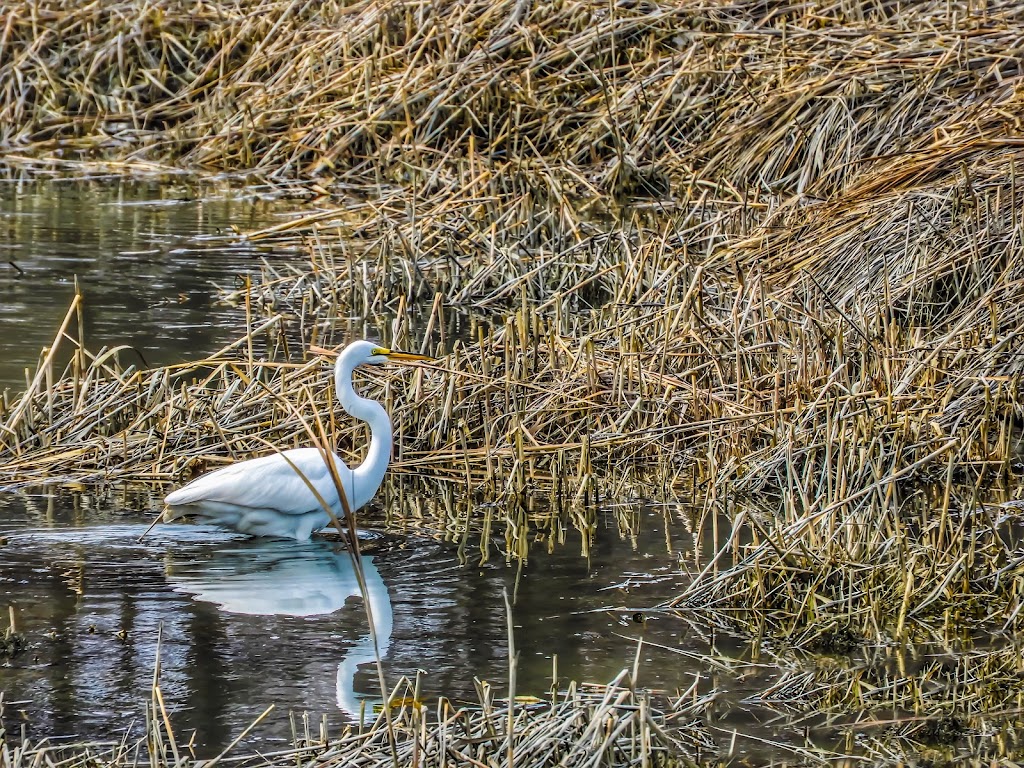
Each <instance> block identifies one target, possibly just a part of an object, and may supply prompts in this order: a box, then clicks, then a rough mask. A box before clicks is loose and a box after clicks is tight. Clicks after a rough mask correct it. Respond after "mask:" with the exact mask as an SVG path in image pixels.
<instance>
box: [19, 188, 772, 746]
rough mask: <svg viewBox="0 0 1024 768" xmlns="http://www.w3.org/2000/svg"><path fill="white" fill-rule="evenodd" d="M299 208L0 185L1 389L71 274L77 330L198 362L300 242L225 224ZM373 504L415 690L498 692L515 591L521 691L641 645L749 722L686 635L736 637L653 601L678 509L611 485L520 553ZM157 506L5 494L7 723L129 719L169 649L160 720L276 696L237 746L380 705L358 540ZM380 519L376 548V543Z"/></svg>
mask: <svg viewBox="0 0 1024 768" xmlns="http://www.w3.org/2000/svg"><path fill="white" fill-rule="evenodd" d="M301 212H302V211H299V210H298V203H296V202H294V201H283V200H279V199H276V198H275V197H274V196H273V195H270V194H268V193H266V192H265V191H261V190H260V189H258V188H250V187H243V188H240V189H217V190H215V193H214V192H213V191H211V190H210V189H209V188H206V187H202V186H198V187H197V186H194V185H190V184H188V183H185V182H180V181H177V180H173V179H172V180H167V179H163V180H160V181H138V180H134V181H133V180H124V179H99V180H91V181H63V180H33V181H24V180H14V181H4V182H0V226H2V231H3V232H4V233H5V235H6V237H5V239H4V240H2V241H0V248H2V249H3V257H4V258H3V259H2V260H0V291H2V292H3V301H2V302H0V387H2V388H7V389H9V390H10V395H11V396H15V395H16V393H17V391H18V390H19V389H20V387H21V386H23V383H24V380H25V369H26V368H30V369H32V368H34V365H35V363H36V361H37V359H38V356H39V353H40V349H41V348H42V347H43V346H44V345H47V344H49V343H50V342H51V340H52V338H53V334H54V333H55V331H56V329H57V327H58V325H59V324H60V321H61V318H62V317H63V316H64V313H65V311H66V308H67V306H68V304H69V302H70V300H71V298H72V296H73V294H74V290H75V284H76V280H77V284H78V286H79V288H80V290H81V292H82V294H83V296H84V305H85V326H86V327H85V332H86V334H85V335H86V342H87V345H88V346H90V347H91V348H94V349H95V348H98V347H100V346H103V345H107V346H112V345H127V346H128V347H131V350H130V351H128V352H126V353H125V355H126V356H127V359H126V360H125V361H124V362H127V363H133V364H137V365H147V364H149V365H154V364H162V363H173V362H177V361H182V360H187V359H190V358H193V359H194V358H196V357H197V356H201V355H204V354H207V353H210V352H212V351H214V350H216V349H217V348H219V347H221V346H222V345H224V344H225V343H227V342H230V341H232V340H233V339H234V338H236V337H237V335H238V331H239V328H240V327H244V326H243V325H242V324H243V323H244V314H243V310H241V309H239V308H236V307H231V306H227V305H224V304H222V303H220V302H218V298H217V297H218V290H217V287H216V286H229V287H230V286H233V285H237V284H238V281H239V280H240V276H243V275H245V274H246V273H251V272H254V271H257V270H259V269H260V266H261V265H262V264H263V263H264V260H266V263H273V264H277V265H287V264H288V263H289V260H294V261H295V262H296V263H297V262H298V261H299V258H300V257H299V256H298V255H297V254H292V253H287V252H275V251H273V250H268V249H266V248H256V247H253V246H251V245H250V244H247V243H246V242H245V241H244V239H239V238H233V237H224V236H223V234H224V233H226V232H230V231H231V229H232V228H237V229H239V230H243V231H245V230H252V229H258V228H261V227H266V226H269V225H273V224H276V223H279V222H281V221H283V220H285V219H286V218H287V217H288V216H294V215H297V214H298V213H301ZM306 212H308V211H306ZM132 355H134V356H135V357H136V358H137V359H133V358H132ZM386 503H387V502H386V501H383V502H382V501H380V500H379V501H378V503H377V504H376V505H375V506H374V508H373V509H371V510H370V512H369V514H368V516H367V517H366V519H364V520H363V522H364V523H365V524H366V526H367V528H368V530H369V531H370V532H369V533H367V536H368V542H369V545H368V547H367V549H368V551H373V552H374V554H371V555H366V556H364V557H363V561H362V563H363V568H364V570H365V573H366V581H367V585H368V588H369V598H370V601H371V607H372V609H373V614H374V616H375V625H376V628H377V644H378V648H379V650H380V652H381V656H382V658H383V667H384V671H385V675H386V678H387V680H388V683H389V685H392V684H394V682H395V681H396V680H397V679H398V678H399V677H400V676H402V675H405V676H409V677H410V678H415V677H416V675H417V673H418V672H422V680H421V685H422V691H423V696H424V697H425V698H427V699H429V698H432V697H437V696H441V695H443V696H447V697H450V698H452V699H454V700H455V701H457V702H461V701H472V700H474V699H475V694H474V681H475V680H486V681H490V682H492V683H493V684H494V685H495V686H496V687H497V688H498V689H499V690H503V689H504V688H505V686H506V685H507V679H508V663H509V659H508V656H509V644H508V630H507V616H506V608H505V599H504V595H505V594H506V593H507V594H508V595H509V596H510V599H511V600H512V603H513V620H514V624H515V634H514V639H515V644H516V649H517V650H518V652H519V656H520V661H519V666H518V691H519V692H520V693H522V694H532V695H537V696H543V695H545V694H546V693H547V692H548V691H549V690H550V689H551V687H552V685H553V683H555V684H560V685H564V684H565V683H566V682H567V681H568V680H576V681H581V682H593V683H605V682H608V681H609V680H611V679H612V678H613V677H614V676H615V675H616V674H617V673H618V672H619V671H620V670H622V669H624V668H631V667H632V666H633V665H634V664H637V671H638V683H639V684H641V685H644V686H648V687H650V688H652V689H655V690H657V691H662V692H664V693H665V694H666V695H668V696H671V695H672V694H673V693H675V692H676V691H682V690H687V689H689V688H690V687H691V685H693V683H694V681H695V680H696V681H699V682H700V689H701V690H702V691H708V690H711V689H713V688H715V687H716V686H718V687H719V688H720V690H721V695H720V701H719V702H718V703H717V708H716V712H717V715H716V717H717V721H716V722H717V727H719V728H720V729H721V730H722V731H723V732H725V733H728V732H729V731H731V730H732V729H733V728H734V727H737V726H738V727H740V730H742V731H744V732H747V733H750V732H752V731H756V730H757V727H758V726H757V718H758V716H757V714H756V713H755V712H753V711H752V709H751V708H750V707H748V706H746V705H744V704H743V703H742V702H743V698H744V695H745V691H747V690H748V688H749V687H750V686H752V685H754V683H752V682H746V683H744V682H741V681H740V680H739V679H738V678H737V679H733V680H731V681H730V682H728V683H722V681H719V680H717V679H712V678H713V677H714V674H713V671H709V668H708V667H707V665H706V664H705V663H703V662H702V661H701V660H700V659H698V658H697V657H696V656H694V655H692V653H691V652H692V651H698V652H699V653H701V654H703V653H708V652H713V653H714V654H717V655H723V656H736V657H739V656H741V655H742V654H743V652H744V646H743V644H742V643H740V642H738V641H735V642H734V641H731V640H730V639H729V638H727V637H717V638H714V636H713V633H711V635H712V639H711V640H710V643H709V641H708V637H707V636H706V635H703V636H699V637H698V636H694V635H693V634H692V633H691V634H690V635H688V634H687V625H686V624H684V623H683V622H681V621H680V620H679V619H678V618H676V617H674V616H672V615H669V614H665V613H662V612H660V611H658V610H657V608H656V606H657V605H658V604H659V603H661V602H662V601H664V600H666V599H668V598H670V597H672V596H673V595H675V594H678V592H679V591H680V590H681V589H682V587H683V585H684V584H685V579H684V570H683V569H682V568H681V567H680V561H681V560H686V559H688V558H691V557H692V548H693V546H695V544H698V545H699V544H700V541H699V538H700V537H699V536H698V537H696V538H695V537H694V535H693V534H692V532H691V531H690V530H689V528H688V527H687V525H686V520H687V514H686V511H685V510H681V509H677V508H659V507H644V506H641V505H639V504H633V505H631V511H630V515H631V519H632V520H633V521H634V522H635V525H634V526H632V528H631V529H630V530H629V531H624V530H623V529H622V526H621V520H622V515H621V511H622V510H621V509H616V505H615V504H614V503H613V504H611V505H610V506H609V507H606V508H604V509H600V510H598V512H597V530H596V532H595V535H594V541H593V542H592V545H591V546H589V547H588V548H589V550H590V551H589V554H588V556H586V557H584V556H582V555H581V551H582V550H583V549H584V547H583V546H582V542H581V540H580V537H579V534H578V533H576V532H575V531H571V530H570V532H569V535H568V541H567V543H566V544H564V545H560V546H557V547H554V548H553V549H551V550H550V551H549V548H548V545H547V543H546V542H538V544H537V546H536V547H535V549H536V551H535V552H531V554H530V557H529V560H528V562H527V563H526V564H525V565H521V566H517V565H514V564H512V565H510V564H507V563H506V562H505V561H504V559H503V558H502V557H501V556H500V555H497V556H496V557H494V558H492V559H491V560H490V561H489V562H486V563H483V564H480V563H478V562H476V561H474V560H472V559H467V558H466V557H465V556H464V555H461V554H460V552H459V550H458V547H457V546H456V545H454V544H452V543H450V542H449V541H447V540H446V538H445V536H443V535H442V534H441V532H438V531H431V530H417V529H416V527H415V526H413V527H411V528H410V527H408V526H407V527H405V528H404V529H403V530H401V531H400V532H397V533H396V532H394V531H389V530H388V511H387V509H383V508H382V506H381V504H386ZM158 509H159V489H157V490H156V492H154V493H153V494H152V495H151V496H150V495H147V494H146V493H141V494H140V493H135V494H134V495H132V496H130V497H129V496H128V495H117V494H116V493H113V492H110V491H106V492H105V493H104V492H100V493H99V495H97V492H96V490H95V489H87V490H86V492H82V491H70V490H67V489H39V490H36V491H29V490H25V489H21V490H19V491H18V492H16V493H13V492H12V493H6V494H0V626H2V627H6V616H7V609H8V606H10V607H11V609H12V610H13V616H14V618H15V622H16V629H17V631H18V632H19V633H21V635H22V636H24V637H25V638H26V639H27V642H28V647H27V649H26V650H24V651H23V652H21V653H19V654H17V655H16V656H14V657H13V658H11V659H8V660H0V694H2V696H3V702H4V705H5V714H4V721H5V725H7V726H8V727H9V728H11V727H17V728H19V729H20V728H24V729H25V731H26V732H27V733H28V734H29V735H33V736H36V737H42V736H48V737H68V738H76V739H82V738H90V739H91V738H117V737H119V736H120V735H122V734H123V733H125V732H126V731H131V732H133V733H135V734H138V733H140V732H141V730H142V729H143V717H144V715H143V712H144V706H145V703H146V702H148V701H149V700H150V696H151V685H152V682H153V675H154V669H155V665H156V663H157V657H158V649H159V660H160V667H161V675H160V685H161V691H162V693H163V696H164V701H165V703H166V705H167V707H168V710H169V715H170V717H171V721H172V724H173V727H174V728H175V729H176V732H177V733H178V734H179V737H180V738H182V740H188V739H190V738H193V737H194V743H195V744H196V748H197V750H198V751H199V752H201V753H213V752H215V751H217V750H219V749H221V748H222V747H223V746H225V745H226V744H227V743H229V742H230V741H231V740H232V739H233V738H234V737H235V736H236V735H238V734H239V733H240V732H241V731H242V730H243V729H244V728H245V727H246V726H248V725H249V724H250V723H252V722H253V721H254V720H255V719H256V718H257V717H258V716H259V715H260V713H262V712H264V710H265V709H266V708H267V707H268V706H270V705H274V707H275V709H274V711H273V712H272V713H271V715H269V716H268V717H267V718H266V719H265V720H264V721H263V722H261V724H260V725H259V727H258V728H256V729H254V731H253V733H252V734H251V735H250V736H248V737H247V741H246V744H247V746H248V747H250V748H260V749H262V748H267V747H269V746H274V745H284V744H285V743H289V742H290V741H291V739H292V736H293V730H292V728H293V722H296V718H298V723H299V728H300V735H301V730H302V729H304V728H305V726H304V725H303V721H302V717H303V713H305V714H306V716H307V717H308V718H311V720H310V722H311V725H310V726H309V727H310V728H311V730H312V731H313V733H314V735H318V734H319V728H320V723H321V719H322V718H323V722H326V724H327V725H326V727H327V728H328V731H329V733H332V734H333V733H337V732H339V729H340V728H341V727H343V726H344V725H346V724H352V723H355V722H356V721H357V720H358V719H359V718H360V717H361V716H363V715H365V713H369V712H372V707H373V705H374V703H376V702H379V701H380V690H379V685H378V682H377V676H376V669H375V665H374V664H373V663H371V662H372V660H373V659H374V652H373V642H372V638H371V636H370V634H369V624H368V621H367V618H366V615H365V612H364V608H363V606H362V602H361V599H360V598H359V597H358V595H359V590H358V587H357V586H356V582H355V576H354V570H353V564H352V561H351V559H350V557H349V555H348V554H347V552H345V551H340V550H339V549H338V547H337V545H336V544H334V543H332V542H330V541H325V540H318V541H313V542H310V543H307V544H297V543H295V542H286V541H276V540H259V539H257V540H254V539H248V538H244V537H240V536H235V535H232V534H229V533H225V532H223V531H220V530H217V529H214V528H210V527H205V526H200V525H192V524H174V525H160V526H157V527H156V528H154V529H153V530H152V531H151V532H150V533H149V534H148V535H146V536H145V537H144V538H142V539H141V541H140V537H141V536H142V534H143V532H144V531H145V530H146V528H147V526H148V524H149V523H150V521H151V520H152V518H153V516H154V515H155V514H156V512H157V511H158ZM373 531H377V532H378V533H376V534H375V533H373ZM380 532H383V534H381V533H380ZM707 535H708V533H707V532H705V534H704V536H705V537H706V536H707ZM374 536H378V537H379V536H383V537H384V539H385V540H387V542H388V546H382V547H379V548H376V549H375V548H374V547H373V546H372V541H373V540H374ZM690 565H691V567H692V566H693V565H694V563H693V562H691V563H690ZM641 638H642V639H643V640H644V644H643V646H642V647H641V652H640V653H639V656H638V654H637V648H638V640H640V639H641ZM556 660H557V661H556ZM555 674H557V680H553V676H554V675H555ZM753 676H755V675H754V674H753V673H751V677H753ZM361 713H363V714H362V715H361ZM765 733H766V734H770V733H774V731H765ZM755 749H756V748H755ZM741 751H742V750H741Z"/></svg>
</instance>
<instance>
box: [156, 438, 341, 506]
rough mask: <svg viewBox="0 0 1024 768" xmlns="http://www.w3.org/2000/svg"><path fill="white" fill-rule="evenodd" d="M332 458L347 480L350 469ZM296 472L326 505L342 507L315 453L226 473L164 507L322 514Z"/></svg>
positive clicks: (296, 452) (251, 463)
mask: <svg viewBox="0 0 1024 768" xmlns="http://www.w3.org/2000/svg"><path fill="white" fill-rule="evenodd" d="M332 458H333V459H334V461H335V463H336V464H337V465H338V469H339V474H340V475H341V477H342V478H343V479H344V478H345V475H347V474H348V468H347V467H345V465H344V463H343V462H342V461H341V459H339V458H338V457H337V456H333V454H332ZM296 470H298V472H301V473H302V475H304V476H305V478H306V480H307V481H308V482H309V484H311V485H312V486H313V487H314V488H316V489H317V492H318V493H319V494H320V495H321V496H322V497H323V500H324V501H325V502H327V504H329V505H330V506H332V507H336V506H337V504H338V491H337V488H335V485H334V480H333V478H332V477H331V472H330V470H329V469H328V467H327V464H326V463H325V462H324V457H323V454H322V453H321V452H320V451H319V450H318V449H316V448H294V449H292V450H288V451H283V452H281V453H274V454H271V455H270V456H261V457H260V458H258V459H249V460H248V461H243V462H240V463H238V464H232V465H230V466H227V467H223V468H221V469H218V470H215V471H214V472H210V473H209V474H206V475H203V476H202V477H199V478H197V479H196V480H193V481H192V482H191V483H189V484H188V485H186V486H185V487H184V488H180V489H179V490H177V491H174V492H173V493H171V494H169V495H168V496H167V498H165V499H164V501H165V502H166V503H167V504H168V505H169V506H172V507H173V506H182V505H186V504H202V503H203V502H217V503H221V504H232V505H236V506H239V507H251V508H259V509H273V510H277V511H279V512H282V513H285V514H296V515H297V514H303V513H305V512H309V511H311V510H315V509H319V508H320V506H321V504H320V501H319V500H318V499H317V498H316V496H315V495H314V494H313V492H312V491H311V490H310V489H309V486H308V485H307V484H306V482H305V481H303V479H302V477H300V475H299V474H298V472H297V471H296Z"/></svg>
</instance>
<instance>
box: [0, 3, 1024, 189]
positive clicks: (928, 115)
mask: <svg viewBox="0 0 1024 768" xmlns="http://www.w3.org/2000/svg"><path fill="white" fill-rule="evenodd" d="M1021 22H1022V11H1021V10H1020V7H1019V5H1018V4H1016V3H1012V2H1008V1H1007V0H1002V1H1001V2H988V3H985V4H984V6H983V7H981V8H977V7H976V6H974V5H972V4H970V3H963V2H944V1H943V2H924V3H913V4H902V3H894V2H880V3H874V4H872V5H870V6H865V5H864V4H860V3H848V2H834V3H822V4H813V5H793V6H775V5H772V4H764V3H762V2H754V1H753V0H745V1H744V2H739V3H731V4H722V3H717V2H699V3H679V2H622V3H613V4H608V3H604V2H589V1H584V0H573V1H565V2H559V3H554V4H552V3H528V2H522V1H521V0H502V1H501V2H493V3H492V2H469V3H467V2H456V1H455V0H447V1H446V2H440V3H426V4H425V3H406V2H399V3H388V4H384V5H381V4H379V3H371V2H357V3H340V2H325V3H316V4H312V3H310V4H296V3H292V2H285V1H284V0H275V1H274V2H258V3H257V2H239V3H235V4H232V5H230V6H225V5H222V4H201V5H199V6H195V5H187V6H185V5H181V4H179V3H175V2H170V1H169V0H130V1H122V2H117V3H102V4H100V3H86V2H82V3H75V4H73V5H72V6H71V7H67V5H66V4H63V3H55V2H39V3H31V4H29V3H26V4H23V5H18V4H16V5H14V6H13V7H12V11H11V13H9V14H8V16H7V18H6V23H5V25H4V31H3V36H2V38H0V39H2V45H0V83H2V84H3V85H2V91H0V126H3V128H0V146H2V147H3V148H4V151H5V154H13V155H18V156H50V157H52V158H61V159H68V158H74V157H76V156H79V155H84V156H86V157H88V156H93V157H96V156H108V157H114V158H121V159H127V158H130V159H132V160H141V159H160V160H173V161H175V162H185V163H188V164H198V165H202V166H208V167H216V168H220V169H224V168H233V169H246V170H249V169H254V168H255V169H258V170H260V171H261V172H263V173H265V174H267V175H270V176H276V177H309V176H311V175H312V176H319V177H322V180H324V181H332V180H341V181H345V182H346V183H347V182H352V181H359V182H361V183H365V182H366V181H367V180H369V181H372V182H373V183H375V184H377V183H380V182H381V181H382V180H387V179H393V180H399V181H404V180H409V179H410V178H420V179H424V180H429V181H434V182H436V181H437V179H438V176H439V171H440V172H443V169H444V167H445V166H446V165H448V164H450V163H453V162H455V163H457V162H459V161H461V160H463V159H467V158H468V159H470V160H471V161H473V162H477V163H479V166H478V172H479V173H480V174H482V175H486V174H488V173H490V172H491V169H492V168H494V167H498V166H500V165H501V164H503V163H506V162H516V163H519V162H523V161H527V162H535V163H537V164H538V166H539V167H546V168H548V169H549V170H550V169H552V168H557V169H559V170H558V171H557V172H558V173H562V172H566V173H567V175H568V176H570V177H573V178H574V179H575V180H576V183H578V184H580V185H581V186H582V187H584V188H586V187H590V186H593V185H594V184H598V185H602V184H603V185H604V186H605V187H606V188H618V189H619V190H626V191H628V190H629V189H635V188H641V189H643V188H646V189H648V191H650V190H652V189H653V190H663V189H664V186H665V183H664V178H665V176H663V175H662V174H665V175H667V176H669V177H671V178H673V179H676V180H678V179H680V178H683V177H689V178H692V179H695V180H698V181H700V182H708V183H711V184H712V185H714V184H723V185H724V186H725V187H726V188H730V189H731V191H733V192H735V193H736V194H737V196H738V197H744V198H749V197H750V196H751V193H753V195H754V196H759V195H763V194H765V193H780V192H782V193H786V194H790V193H798V194H801V193H807V194H812V195H821V196H825V195H830V194H832V193H833V192H835V191H837V190H840V189H842V188H844V187H845V186H846V184H847V183H848V182H849V181H850V180H851V179H853V178H856V177H857V176H858V175H859V174H860V173H861V172H862V171H863V170H864V169H865V168H866V167H870V166H872V165H873V164H874V161H875V160H876V159H877V158H880V157H886V156H890V155H892V154H894V153H903V152H906V151H911V150H918V149H921V148H924V147H926V146H927V145H929V144H930V142H931V141H932V140H933V137H934V136H935V135H936V134H938V135H941V136H947V137H960V138H963V139H968V138H973V137H975V136H977V135H979V131H980V130H981V129H979V127H978V125H977V123H978V122H979V119H982V118H984V119H985V120H988V119H991V118H992V116H994V115H1000V116H1001V117H1000V118H999V119H1001V120H1002V121H1003V122H1004V123H1005V127H1006V128H1012V126H1013V116H1012V109H1013V107H1012V101H1013V99H1014V97H1015V94H1016V87H1017V86H1016V85H1015V83H1016V82H1017V78H1019V76H1020V74H1021V65H1020V61H1021V57H1020V56H1019V55H1017V54H1018V53H1019V52H1020V50H1021V42H1020V37H1019V34H1018V30H1019V27H1020V25H1021ZM645 169H646V170H645ZM651 169H653V172H652V171H651Z"/></svg>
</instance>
